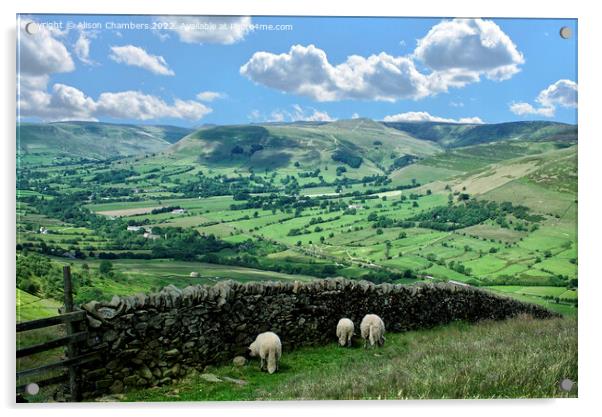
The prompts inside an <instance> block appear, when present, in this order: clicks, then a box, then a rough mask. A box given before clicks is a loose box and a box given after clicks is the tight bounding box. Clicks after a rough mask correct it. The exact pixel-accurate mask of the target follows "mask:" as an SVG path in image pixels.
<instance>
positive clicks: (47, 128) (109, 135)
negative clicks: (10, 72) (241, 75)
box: [17, 122, 190, 162]
mask: <svg viewBox="0 0 602 417" xmlns="http://www.w3.org/2000/svg"><path fill="white" fill-rule="evenodd" d="M188 133H190V129H187V128H182V127H175V126H147V125H139V126H136V125H119V124H109V123H96V122H59V123H21V124H19V125H17V155H18V157H20V159H21V162H28V161H32V162H33V161H35V160H36V159H39V158H43V159H45V160H46V161H47V162H48V161H49V160H51V159H53V158H54V159H55V160H56V159H57V158H58V159H59V160H60V159H61V158H81V159H108V158H113V157H117V156H129V155H139V154H146V153H153V152H158V151H161V150H163V149H165V148H167V147H168V146H169V145H171V144H172V143H175V142H177V141H178V140H179V139H181V138H182V137H183V136H185V135H187V134H188Z"/></svg>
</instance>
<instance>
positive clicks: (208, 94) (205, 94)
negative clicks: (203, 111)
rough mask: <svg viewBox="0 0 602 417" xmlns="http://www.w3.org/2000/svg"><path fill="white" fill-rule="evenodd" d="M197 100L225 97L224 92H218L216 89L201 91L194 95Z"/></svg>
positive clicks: (212, 99)
mask: <svg viewBox="0 0 602 417" xmlns="http://www.w3.org/2000/svg"><path fill="white" fill-rule="evenodd" d="M196 98H197V100H200V101H214V100H218V99H222V98H226V94H224V93H219V92H217V91H201V92H200V93H198V94H197V95H196Z"/></svg>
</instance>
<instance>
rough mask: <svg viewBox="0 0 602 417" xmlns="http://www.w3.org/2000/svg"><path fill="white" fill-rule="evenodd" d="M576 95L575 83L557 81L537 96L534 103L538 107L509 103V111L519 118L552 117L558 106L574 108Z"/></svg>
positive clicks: (521, 103)
mask: <svg viewBox="0 0 602 417" xmlns="http://www.w3.org/2000/svg"><path fill="white" fill-rule="evenodd" d="M577 95H578V94H577V83H575V82H574V81H571V80H558V81H556V82H555V83H554V84H551V85H549V86H548V87H546V88H544V89H543V90H542V91H541V92H540V93H539V94H538V95H537V97H536V98H535V101H536V102H537V104H538V107H535V106H533V105H532V104H529V103H525V102H518V103H510V111H511V112H512V113H514V114H517V115H519V116H525V115H539V116H544V117H554V115H555V114H556V108H557V107H558V106H561V107H569V108H576V107H577Z"/></svg>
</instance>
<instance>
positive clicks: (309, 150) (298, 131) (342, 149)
mask: <svg viewBox="0 0 602 417" xmlns="http://www.w3.org/2000/svg"><path fill="white" fill-rule="evenodd" d="M441 151H442V148H441V147H440V146H439V145H438V144H436V143H433V142H430V141H424V140H420V139H416V138H414V137H412V136H411V135H409V134H407V133H404V132H401V131H398V130H395V129H392V128H389V127H386V126H384V125H383V124H381V123H378V122H374V121H372V120H368V119H354V120H341V121H337V122H331V123H287V124H284V123H282V124H277V123H274V124H263V125H236V126H218V127H211V128H204V129H200V130H198V131H196V132H194V133H192V134H190V135H189V136H187V137H186V138H184V139H182V140H181V141H180V142H178V143H177V144H175V145H173V146H172V147H171V148H169V149H168V150H167V152H166V153H167V154H170V155H171V156H174V157H176V158H178V159H180V158H186V159H189V160H190V162H198V163H201V164H203V165H208V166H214V167H253V168H266V167H269V168H285V167H289V166H292V165H294V164H297V165H295V166H298V165H302V166H303V167H305V168H318V167H324V166H325V165H333V167H334V166H335V165H336V166H338V165H345V166H346V167H347V168H352V169H359V170H360V171H361V172H362V173H364V174H365V175H369V174H374V173H382V172H385V171H388V170H392V169H393V168H394V167H395V166H396V164H405V163H407V161H406V160H405V159H404V158H403V157H404V156H407V155H410V156H411V157H413V158H423V157H426V156H430V155H433V154H435V153H438V152H441ZM400 158H402V159H400Z"/></svg>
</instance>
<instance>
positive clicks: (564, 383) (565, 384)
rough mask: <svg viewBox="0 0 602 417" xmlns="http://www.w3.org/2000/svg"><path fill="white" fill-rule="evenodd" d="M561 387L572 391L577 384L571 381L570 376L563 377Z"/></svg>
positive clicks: (566, 390)
mask: <svg viewBox="0 0 602 417" xmlns="http://www.w3.org/2000/svg"><path fill="white" fill-rule="evenodd" d="M559 386H560V389H561V390H563V391H565V392H570V391H571V390H572V389H573V387H574V386H575V383H574V382H573V381H571V380H570V379H568V378H565V379H563V380H562V381H560V384H559Z"/></svg>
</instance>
